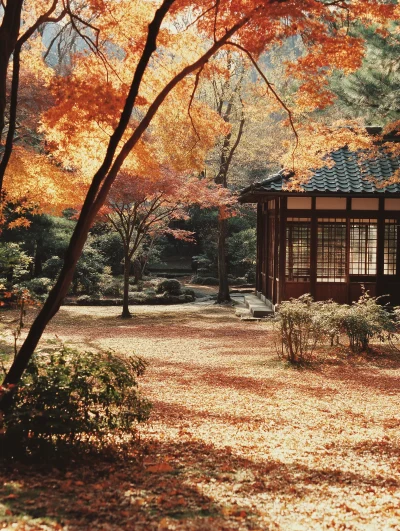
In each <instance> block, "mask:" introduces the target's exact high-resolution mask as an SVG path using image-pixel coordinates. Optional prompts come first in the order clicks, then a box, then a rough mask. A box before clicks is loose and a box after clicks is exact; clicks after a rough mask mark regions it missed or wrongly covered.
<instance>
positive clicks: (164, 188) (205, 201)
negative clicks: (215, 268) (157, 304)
mask: <svg viewBox="0 0 400 531" xmlns="http://www.w3.org/2000/svg"><path fill="white" fill-rule="evenodd" d="M227 202H229V197H228V194H225V193H224V190H221V189H218V187H215V186H210V183H209V182H208V181H206V180H204V179H203V180H202V181H199V179H197V178H188V177H187V176H186V175H180V174H176V173H174V172H171V171H165V170H164V172H163V175H162V176H157V178H155V177H154V176H143V175H130V174H129V173H125V172H121V173H120V174H119V175H118V176H117V178H116V180H115V182H114V184H113V186H112V188H111V190H110V193H109V195H108V198H107V201H106V204H105V206H104V207H103V208H102V209H101V211H100V214H101V217H103V218H104V219H105V220H107V221H108V222H109V224H110V225H111V226H112V227H113V229H114V230H115V231H116V232H117V233H118V234H119V236H120V238H121V240H122V244H123V248H124V289H123V307H122V317H124V318H129V317H131V313H130V311H129V275H130V269H131V263H132V260H133V258H134V256H135V253H137V251H138V250H139V249H140V248H141V246H142V245H143V244H144V243H146V240H147V239H150V240H151V242H154V240H155V239H157V238H158V237H160V236H161V235H162V234H166V233H169V234H171V235H172V236H174V237H175V238H179V239H190V238H191V237H192V233H191V232H190V231H185V230H180V229H176V228H175V229H174V228H173V226H172V227H171V226H170V225H171V222H173V221H174V220H179V219H184V218H186V217H187V208H188V207H189V206H190V205H193V204H198V205H200V206H202V207H204V208H207V207H208V208H209V207H211V206H214V205H218V204H219V203H221V204H226V203H227Z"/></svg>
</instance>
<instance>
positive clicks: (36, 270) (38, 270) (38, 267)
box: [33, 239, 43, 277]
mask: <svg viewBox="0 0 400 531" xmlns="http://www.w3.org/2000/svg"><path fill="white" fill-rule="evenodd" d="M42 265H43V249H42V240H41V239H39V240H36V246H35V259H34V264H33V276H34V277H38V276H40V275H41V274H42V273H43V267H42Z"/></svg>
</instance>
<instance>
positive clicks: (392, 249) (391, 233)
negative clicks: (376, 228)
mask: <svg viewBox="0 0 400 531" xmlns="http://www.w3.org/2000/svg"><path fill="white" fill-rule="evenodd" d="M397 233H398V229H397V220H395V219H386V220H385V245H384V262H383V273H384V274H385V275H395V274H396V271H397Z"/></svg>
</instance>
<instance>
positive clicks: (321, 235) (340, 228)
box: [317, 218, 347, 282]
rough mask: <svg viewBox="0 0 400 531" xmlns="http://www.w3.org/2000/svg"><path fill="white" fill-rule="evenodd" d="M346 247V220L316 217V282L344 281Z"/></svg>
mask: <svg viewBox="0 0 400 531" xmlns="http://www.w3.org/2000/svg"><path fill="white" fill-rule="evenodd" d="M346 248H347V246H346V220H345V219H339V218H320V219H318V246H317V280H318V282H345V281H346Z"/></svg>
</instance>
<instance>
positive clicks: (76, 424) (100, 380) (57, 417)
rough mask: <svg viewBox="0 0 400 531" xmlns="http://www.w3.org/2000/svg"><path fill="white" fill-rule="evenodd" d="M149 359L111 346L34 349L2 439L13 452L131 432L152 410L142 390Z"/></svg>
mask: <svg viewBox="0 0 400 531" xmlns="http://www.w3.org/2000/svg"><path fill="white" fill-rule="evenodd" d="M145 368H146V363H145V362H144V361H143V360H142V359H141V358H137V357H127V356H122V355H120V354H116V353H115V352H112V351H107V352H87V351H85V352H78V351H76V350H72V349H69V348H66V347H64V346H63V347H60V348H59V349H57V350H55V351H53V352H51V353H40V354H35V355H34V357H33V358H32V360H31V361H30V363H29V365H28V368H27V370H26V372H25V374H24V376H23V378H22V381H21V383H20V385H19V386H18V389H17V391H16V392H15V394H14V397H13V404H12V407H11V408H10V410H9V411H8V412H7V413H6V414H5V416H4V418H3V423H4V424H3V435H2V436H1V437H2V441H1V442H2V443H3V448H4V449H5V453H6V454H7V455H10V454H11V455H12V456H16V457H18V456H26V455H40V456H42V455H46V456H47V455H52V454H53V455H54V454H56V455H57V454H60V453H61V452H62V451H63V450H66V449H70V448H74V449H77V448H81V449H85V450H87V449H91V450H92V449H95V450H99V449H102V448H104V447H105V446H109V445H110V444H111V445H112V444H113V437H114V440H115V438H116V437H117V436H127V435H130V434H133V433H134V431H135V425H136V423H137V422H141V421H145V420H146V419H147V418H148V417H149V414H150V403H149V402H148V401H147V400H146V399H145V398H142V397H141V395H140V393H139V392H138V384H137V377H138V376H141V375H142V374H143V373H144V371H145Z"/></svg>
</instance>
